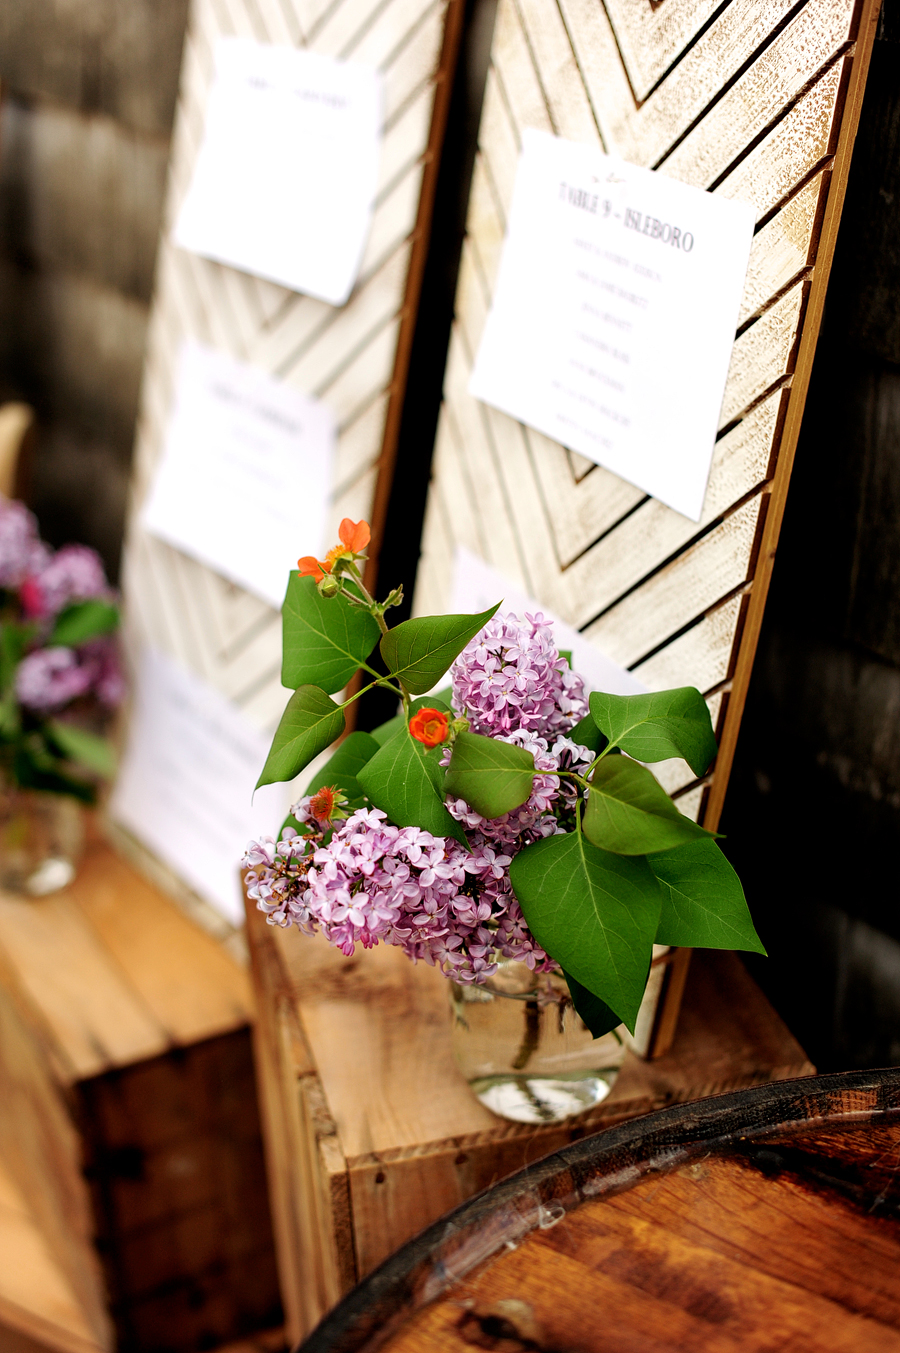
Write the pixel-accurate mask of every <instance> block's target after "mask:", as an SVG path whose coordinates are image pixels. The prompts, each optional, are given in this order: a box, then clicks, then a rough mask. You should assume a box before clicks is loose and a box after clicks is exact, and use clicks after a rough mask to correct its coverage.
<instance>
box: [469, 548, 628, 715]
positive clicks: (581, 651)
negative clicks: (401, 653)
mask: <svg viewBox="0 0 900 1353" xmlns="http://www.w3.org/2000/svg"><path fill="white" fill-rule="evenodd" d="M501 598H502V601H503V604H502V606H501V607H500V611H499V614H500V615H517V616H520V617H521V616H524V615H526V614H527V615H535V614H537V612H540V613H541V615H543V617H544V619H545V620H550V621H552V622H553V641H554V643H555V644H556V647H557V648H559V649H563V650H564V651H568V652H570V653H571V654H572V663H571V666H572V670H573V671H574V672H577V673H578V675H579V676H580V677H581V678H582V679H583V681H584V684H585V689H586V690H588V691H607V692H608V693H609V694H610V695H639V694H641V693H642V692H643V691H646V689H647V687H646V686H645V685H644V684H643V683H642V682H640V681H638V679H637V677H635V676H632V675H631V673H630V672H628V671H626V670H625V668H624V667H620V666H619V664H618V663H617V662H613V660H612V658H607V657H606V655H605V654H604V653H601V652H600V650H599V648H595V647H594V645H593V644H592V643H591V642H590V641H589V640H588V639H585V637H584V635H583V634H579V632H578V630H576V629H573V628H572V626H571V625H567V624H566V622H565V621H564V620H560V619H559V618H558V617H557V616H556V615H554V613H553V612H552V611H551V610H550V609H549V608H548V607H547V606H544V605H542V604H541V602H539V601H538V600H537V599H536V598H535V597H531V596H529V595H528V593H527V592H523V591H522V590H521V588H519V587H517V586H516V584H515V583H511V582H510V581H509V579H508V578H504V576H503V574H502V573H498V572H497V570H496V569H495V568H491V566H490V564H486V563H485V562H484V560H483V559H479V558H478V556H477V555H475V554H473V553H472V551H471V550H467V549H466V548H465V547H464V546H462V545H458V546H457V547H456V556H455V559H454V564H453V593H452V596H451V598H450V610H451V611H452V612H454V613H462V614H465V613H467V612H470V611H475V612H477V611H486V610H487V608H488V607H489V606H493V605H494V603H495V602H498V601H500V600H501ZM443 684H446V683H443Z"/></svg>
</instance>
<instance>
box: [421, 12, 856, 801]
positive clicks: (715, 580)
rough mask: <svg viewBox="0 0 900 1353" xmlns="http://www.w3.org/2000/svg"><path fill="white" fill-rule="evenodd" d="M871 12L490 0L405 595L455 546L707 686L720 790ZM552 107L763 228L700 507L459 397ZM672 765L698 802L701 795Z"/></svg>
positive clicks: (440, 567) (646, 660)
mask: <svg viewBox="0 0 900 1353" xmlns="http://www.w3.org/2000/svg"><path fill="white" fill-rule="evenodd" d="M876 12H877V3H872V0H855V2H854V0H807V3H805V4H800V5H795V4H792V3H791V0H773V2H772V3H771V4H768V5H759V4H758V3H756V2H755V0H730V3H728V4H725V5H720V6H716V5H714V4H709V5H702V4H701V5H692V4H680V3H676V4H673V3H672V0H666V3H665V4H663V5H660V6H657V7H653V6H650V5H649V4H645V5H639V4H629V3H627V2H626V0H612V2H611V3H609V4H607V5H605V6H600V5H595V4H593V3H592V2H591V0H500V6H499V11H498V17H497V26H496V30H495V34H494V40H493V47H492V52H491V69H490V72H489V76H488V82H487V91H486V98H485V105H484V112H483V117H482V123H481V128H480V133H479V146H478V155H477V162H476V168H475V175H474V180H473V189H472V195H471V200H470V207H469V219H468V237H467V240H466V246H465V250H464V254H463V262H462V267H461V271H460V279H459V286H458V292H457V306H456V321H455V327H454V335H453V338H452V340H451V349H450V359H449V362H448V368H447V375H446V381H445V403H444V407H443V411H442V415H441V429H440V431H439V437H438V447H439V454H438V456H437V459H436V469H435V476H434V479H433V483H432V489H431V500H430V503H429V509H428V519H427V524H426V532H425V539H424V545H423V551H424V553H423V559H424V563H423V574H422V577H423V584H422V592H421V595H420V596H417V599H416V609H417V611H419V612H420V613H421V611H422V609H423V606H424V604H425V601H426V598H427V603H428V606H429V607H430V608H432V609H437V608H438V607H439V605H444V604H446V599H447V594H448V591H449V587H450V568H451V562H450V561H451V556H452V551H453V549H454V547H455V545H456V544H457V543H460V542H462V541H465V542H466V544H467V547H468V548H470V549H474V550H475V552H476V553H478V554H481V555H482V556H483V557H484V558H485V559H486V560H488V562H490V563H492V564H494V565H495V566H496V567H498V568H499V569H500V570H501V572H505V573H507V574H508V575H509V576H510V577H513V576H515V577H516V580H517V581H521V580H525V581H526V582H527V583H528V584H530V587H529V590H530V591H532V592H533V593H534V594H535V595H536V596H537V597H538V598H539V599H540V600H541V601H543V602H544V603H545V604H546V605H547V606H548V607H550V608H552V609H553V610H555V611H557V612H558V613H559V614H560V615H562V616H563V617H564V618H566V619H567V620H569V621H570V622H571V623H574V624H576V625H578V626H580V627H581V628H582V629H583V630H584V632H585V634H586V635H587V636H588V637H590V638H591V639H592V640H593V641H594V642H595V643H597V645H598V646H599V647H600V648H602V649H603V650H604V651H605V652H606V653H607V654H608V655H609V656H610V657H612V658H614V659H616V660H617V661H619V662H620V663H622V664H623V665H625V666H630V667H633V668H634V670H635V672H636V674H637V675H639V676H640V678H641V679H642V680H644V681H645V682H646V683H647V684H648V685H649V686H651V688H657V689H661V688H664V687H665V686H666V685H667V684H672V685H680V684H696V685H698V686H699V687H700V689H701V690H705V691H710V692H711V693H712V695H713V696H714V697H715V700H716V702H717V710H718V715H717V717H719V719H720V721H721V722H722V729H721V732H722V737H723V740H724V741H725V743H726V744H727V748H726V752H725V754H724V756H723V757H720V759H719V768H718V770H717V772H716V774H717V775H718V776H719V783H718V784H717V787H716V795H717V798H716V804H717V805H720V802H721V792H722V785H723V784H724V778H725V777H726V776H727V769H728V759H729V757H730V754H731V752H730V748H731V747H732V746H733V741H734V736H735V730H736V726H737V721H738V720H739V718H740V709H741V701H742V698H743V696H742V695H740V696H739V697H738V698H734V697H733V696H732V697H731V698H729V699H728V700H727V701H726V700H722V701H721V702H720V696H721V695H722V693H723V692H724V691H725V690H726V689H727V686H728V684H729V683H730V682H731V680H732V678H733V677H734V676H735V673H738V674H739V676H740V680H741V682H742V683H744V684H743V685H742V687H741V689H742V690H743V689H744V686H745V682H746V672H747V671H748V670H749V663H750V661H751V660H752V649H753V645H754V643H755V638H756V634H757V632H758V623H759V615H760V614H761V605H762V600H763V598H764V594H765V588H766V586H767V579H768V570H769V569H770V567H771V557H772V552H773V550H774V544H775V539H776V537H777V524H778V522H779V521H780V513H781V511H782V507H783V497H784V489H785V486H786V482H787V475H788V473H789V469H790V461H791V457H792V455H793V447H794V445H795V439H796V430H797V426H798V420H799V412H800V409H801V407H802V400H803V398H804V395H805V388H806V381H807V378H808V368H809V354H810V353H811V351H812V348H813V344H814V339H815V332H816V327H817V324H818V321H819V317H820V314H821V297H822V295H823V290H822V289H823V287H824V285H825V282H826V280H827V272H828V267H829V264H830V258H831V254H832V251H833V248H834V240H835V235H836V225H837V220H838V218H839V211H840V203H841V200H842V197H841V195H842V193H843V189H844V184H845V181H846V172H847V166H848V164H849V155H850V149H851V147H852V140H853V134H854V128H855V120H856V118H857V117H858V111H859V100H860V97H861V90H862V87H863V84H864V80H865V73H866V69H867V63H868V58H869V53H870V51H871V43H872V40H873V33H874V28H873V24H874V15H875V14H876ZM704 25H705V27H704ZM701 30H702V31H701ZM854 40H855V41H856V46H855V47H854V46H853V42H854ZM566 120H568V125H569V126H570V127H572V128H575V129H576V130H574V131H568V132H566V133H565V134H567V135H572V136H574V137H575V139H578V140H582V141H585V142H589V143H590V142H593V143H596V142H597V140H598V135H599V138H600V140H601V141H602V144H603V145H604V147H605V148H606V149H607V150H609V151H611V152H614V153H618V154H621V155H623V156H624V157H625V158H627V159H629V160H631V161H633V162H635V163H638V164H643V165H648V166H655V165H658V166H660V167H661V168H662V170H663V172H665V173H666V174H670V175H672V176H674V177H677V178H680V179H682V180H683V181H685V182H689V183H692V184H695V185H697V186H700V187H705V188H707V189H712V190H714V191H716V192H719V193H721V194H722V195H723V196H726V197H731V198H738V199H740V200H742V201H746V202H748V203H750V205H752V207H753V208H754V210H755V212H756V216H757V220H758V222H759V223H760V228H759V229H758V231H757V234H756V237H755V239H754V243H753V248H752V251H751V258H750V265H749V268H748V272H747V278H746V282H745V288H744V295H743V299H742V303H741V309H740V316H739V324H740V326H741V328H740V331H739V333H738V335H737V336H736V341H735V344H734V349H733V353H732V361H731V366H730V369H729V375H728V381H727V385H726V391H725V397H724V400H723V407H722V413H721V421H720V428H721V429H722V430H723V432H724V435H722V436H721V437H720V440H719V442H718V444H717V446H716V449H715V453H714V459H713V468H712V471H711V475H710V484H709V492H708V497H707V500H706V503H705V505H704V510H703V516H702V519H701V522H700V523H699V524H698V523H691V522H688V521H686V520H685V519H684V518H681V517H679V516H678V515H677V514H675V513H673V512H671V510H670V509H668V508H666V507H664V506H663V505H662V504H659V503H656V502H654V501H652V500H650V499H647V497H646V495H645V494H643V493H642V492H640V491H639V490H637V489H635V488H634V487H633V486H631V485H629V484H627V483H625V482H624V481H623V480H621V479H619V478H618V477H617V476H615V475H612V474H610V473H609V472H608V471H606V470H603V469H602V468H600V467H592V466H590V465H589V464H588V463H587V462H585V460H584V458H582V457H577V456H574V455H573V454H572V453H571V452H569V451H568V450H567V449H566V448H565V447H563V446H560V445H558V444H556V443H554V442H553V441H551V440H550V439H548V438H547V437H544V436H542V435H541V434H539V433H536V432H534V431H532V430H529V429H523V428H520V427H519V426H518V425H517V424H516V423H515V422H514V420H512V419H510V418H508V417H506V416H505V415H502V414H499V413H497V412H495V411H493V410H490V409H487V408H486V407H479V405H478V403H477V402H476V401H475V400H473V399H472V398H471V396H470V395H469V394H468V390H467V385H468V378H469V374H470V371H471V364H472V361H473V357H474V352H475V350H476V349H477V345H478V342H479V340H480V336H481V332H482V329H483V325H484V322H485V318H486V315H487V312H488V309H489V306H490V302H491V295H492V290H493V286H494V279H495V277H496V271H497V267H498V263H499V258H500V254H501V238H502V233H503V231H504V229H505V222H506V219H507V214H508V209H509V203H510V199H511V195H512V190H513V184H514V178H515V162H516V156H517V151H518V147H519V145H520V144H521V133H522V130H523V129H524V128H526V127H535V128H539V129H544V130H548V131H557V132H562V131H563V123H564V122H566ZM835 185H837V186H835ZM801 360H802V362H803V365H801ZM798 378H799V379H798ZM786 429H788V430H789V431H786ZM785 438H787V440H785ZM770 489H771V490H772V493H773V495H774V498H775V499H776V500H777V504H778V506H777V510H776V511H775V512H774V513H773V512H770V511H768V510H767V509H768V507H769V504H770V501H772V500H773V499H772V496H770V492H769V490H770ZM763 531H765V532H767V533H768V534H767V536H766V539H767V541H768V544H767V545H766V546H765V548H764V549H761V540H762V534H763ZM478 542H480V543H478ZM760 560H762V561H763V564H762V568H763V574H764V576H763V579H762V581H761V583H760V585H759V587H758V588H757V589H756V591H754V586H755V578H756V571H757V570H758V568H759V566H760V565H759V561H760ZM757 594H758V595H757ZM748 608H749V609H748ZM748 615H750V616H751V617H752V622H746V617H747V616H748ZM745 622H746V623H745ZM742 642H743V648H742V647H741V644H742ZM742 654H743V656H741V655H742ZM676 781H678V783H676V782H675V781H673V785H672V786H671V787H672V788H673V790H674V792H679V791H684V792H683V793H682V797H681V798H680V802H681V805H682V807H684V808H686V809H688V810H690V811H691V812H700V811H701V809H703V804H704V803H705V802H706V795H705V791H702V790H696V791H695V790H694V789H692V788H690V785H689V782H686V781H682V780H679V777H676ZM714 797H715V796H714ZM704 811H705V809H704ZM715 812H718V806H717V807H716V808H715ZM711 823H712V825H714V820H713V819H711Z"/></svg>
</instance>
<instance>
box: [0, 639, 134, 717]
mask: <svg viewBox="0 0 900 1353" xmlns="http://www.w3.org/2000/svg"><path fill="white" fill-rule="evenodd" d="M124 694H125V679H124V677H123V675H122V667H121V663H120V661H119V650H118V646H117V644H116V641H115V639H113V638H112V637H111V636H104V637H102V638H99V639H91V640H89V641H88V642H87V643H84V644H80V645H79V646H78V648H66V647H63V646H58V647H55V648H36V649H34V650H33V652H31V653H27V654H26V655H25V657H24V658H23V659H22V661H21V662H20V663H19V666H18V669H17V671H16V698H17V699H18V700H19V702H20V704H23V705H24V706H25V707H26V709H32V710H34V711H35V712H36V713H39V714H50V713H53V712H54V711H56V710H60V709H62V708H64V706H65V705H68V704H71V702H72V701H73V700H77V699H78V698H79V697H80V696H85V695H95V696H96V697H97V699H98V700H99V701H100V703H101V705H105V706H106V707H107V708H109V709H113V708H115V706H116V705H118V704H119V703H120V701H121V700H122V698H123V696H124Z"/></svg>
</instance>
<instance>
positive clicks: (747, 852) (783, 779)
mask: <svg viewBox="0 0 900 1353" xmlns="http://www.w3.org/2000/svg"><path fill="white" fill-rule="evenodd" d="M722 830H723V831H725V832H726V833H727V834H728V840H727V842H726V843H725V849H726V851H727V852H728V853H729V854H730V855H731V857H732V860H733V861H734V863H735V865H736V866H737V867H738V868H739V870H740V872H741V874H742V877H743V878H744V880H745V884H746V886H747V891H748V896H749V899H750V904H751V907H752V909H753V912H754V915H755V916H756V919H757V924H758V926H759V930H760V933H761V935H762V936H763V939H764V942H765V943H766V945H767V946H768V948H769V953H770V958H769V960H768V961H761V962H754V963H753V972H754V975H755V976H756V978H757V980H758V981H760V982H761V983H762V985H763V986H764V988H765V990H766V991H767V993H768V995H769V996H770V998H771V999H772V1000H773V1002H774V1004H775V1005H776V1006H777V1008H778V1009H779V1012H780V1013H781V1014H782V1015H783V1016H784V1018H785V1019H786V1021H787V1023H788V1024H789V1025H790V1027H791V1029H792V1031H793V1032H794V1033H795V1034H796V1035H797V1037H798V1038H799V1039H800V1041H801V1042H802V1043H803V1045H804V1046H805V1048H806V1050H807V1052H808V1053H809V1055H810V1057H811V1058H812V1060H813V1061H814V1062H815V1063H816V1064H817V1065H818V1066H819V1068H820V1069H821V1070H829V1069H838V1068H842V1067H869V1066H884V1065H888V1064H897V1063H900V906H898V902H900V882H898V865H900V860H898V854H900V852H898V845H900V3H898V0H886V4H885V9H884V11H883V13H882V18H881V24H880V28H879V37H878V41H877V42H876V44H875V50H874V53H873V57H872V65H871V70H870V74H869V82H868V85H867V88H866V95H865V102H864V106H863V112H862V119H861V123H860V129H859V134H858V138H857V143H856V153H855V157H854V161H853V166H852V169H851V174H850V182H849V186H848V191H847V202H846V207H845V210H844V216H843V219H842V222H841V228H840V235H839V237H838V245H837V252H836V256H835V261H834V268H833V272H832V279H831V287H830V290H829V294H828V301H827V304H826V313H825V323H824V326H823V330H822V335H821V338H820V340H819V347H818V351H817V354H816V362H815V367H814V371H813V378H812V384H811V388H810V392H809V398H808V401H807V406H806V413H805V416H804V423H803V429H802V432H801V437H800V444H799V447H798V451H797V460H796V464H795V468H794V477H793V481H792V484H791V491H790V496H789V498H788V505H787V513H786V516H785V521H784V528H783V531H782V536H781V543H780V545H779V552H778V559H777V561H776V564H775V572H774V577H773V582H772V590H771V592H770V595H769V604H768V609H767V612H766V619H765V622H764V627H763V635H762V639H761V643H760V647H759V652H758V655H757V659H756V667H755V670H754V675H753V681H752V684H751V688H750V696H749V700H748V703H747V709H746V713H745V716H744V722H743V727H742V731H741V737H740V743H739V746H738V753H737V759H736V762H735V768H734V772H733V775H732V779H731V784H730V788H729V791H728V798H727V800H726V805H725V813H724V817H723V822H722Z"/></svg>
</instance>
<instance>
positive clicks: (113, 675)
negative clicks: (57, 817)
mask: <svg viewBox="0 0 900 1353" xmlns="http://www.w3.org/2000/svg"><path fill="white" fill-rule="evenodd" d="M118 623H119V612H118V608H117V606H116V604H115V597H114V594H113V592H112V589H111V588H110V586H109V584H108V582H107V581H106V575H105V574H104V571H103V565H102V563H101V561H100V558H99V556H98V555H97V554H95V552H94V551H93V550H91V549H88V548H87V546H85V545H66V546H63V548H62V549H59V550H56V551H54V550H52V549H51V548H50V547H49V546H48V545H46V544H45V543H44V542H43V541H42V540H41V539H40V537H39V535H38V530H37V523H36V521H35V519H34V517H33V515H32V514H31V513H30V512H29V511H28V509H27V508H26V507H24V506H23V504H22V503H19V502H14V501H11V500H10V499H7V498H4V497H2V495H0V766H2V779H3V782H4V785H5V787H12V786H18V787H19V788H24V789H42V790H49V791H51V792H53V793H59V794H69V795H73V796H74V797H75V798H78V799H81V800H83V801H84V802H91V801H92V800H93V799H94V797H95V795H96V780H97V777H98V776H100V777H102V776H108V775H110V774H111V773H112V770H113V765H114V758H113V754H112V749H111V747H110V745H109V743H108V742H107V740H106V739H105V738H104V737H103V736H102V735H101V733H100V732H99V731H98V730H99V727H100V726H101V725H102V722H103V718H104V715H105V713H106V712H108V711H109V710H111V709H112V708H114V707H115V706H116V705H117V704H118V703H119V702H120V700H121V699H122V696H123V693H124V684H123V679H122V670H121V665H120V660H119V652H118V646H117V641H116V637H115V633H114V631H115V630H116V628H117V627H118Z"/></svg>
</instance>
